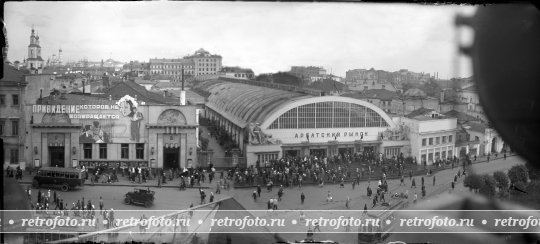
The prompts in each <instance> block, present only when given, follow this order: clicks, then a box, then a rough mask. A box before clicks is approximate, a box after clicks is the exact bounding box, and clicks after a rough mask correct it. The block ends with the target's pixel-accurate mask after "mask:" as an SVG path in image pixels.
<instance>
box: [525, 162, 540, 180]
mask: <svg viewBox="0 0 540 244" xmlns="http://www.w3.org/2000/svg"><path fill="white" fill-rule="evenodd" d="M525 167H527V169H528V171H529V178H530V179H531V180H538V179H540V166H537V167H534V165H533V164H531V163H526V164H525Z"/></svg>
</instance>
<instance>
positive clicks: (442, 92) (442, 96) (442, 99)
mask: <svg viewBox="0 0 540 244" xmlns="http://www.w3.org/2000/svg"><path fill="white" fill-rule="evenodd" d="M440 102H441V103H443V102H444V90H442V91H441V100H440Z"/></svg>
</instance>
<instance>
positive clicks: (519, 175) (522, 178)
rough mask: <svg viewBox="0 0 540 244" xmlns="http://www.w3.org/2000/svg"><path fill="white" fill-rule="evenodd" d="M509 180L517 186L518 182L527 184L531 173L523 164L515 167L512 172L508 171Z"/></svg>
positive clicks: (511, 169)
mask: <svg viewBox="0 0 540 244" xmlns="http://www.w3.org/2000/svg"><path fill="white" fill-rule="evenodd" d="M508 178H509V179H510V182H512V183H513V184H516V183H518V182H522V183H524V184H525V183H527V181H528V180H529V171H528V170H527V167H526V166H525V165H523V164H520V165H515V166H513V167H512V168H510V170H508Z"/></svg>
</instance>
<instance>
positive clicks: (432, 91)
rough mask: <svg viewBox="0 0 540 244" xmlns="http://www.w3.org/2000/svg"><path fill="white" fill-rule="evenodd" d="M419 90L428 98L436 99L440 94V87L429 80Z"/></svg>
mask: <svg viewBox="0 0 540 244" xmlns="http://www.w3.org/2000/svg"><path fill="white" fill-rule="evenodd" d="M420 89H422V90H423V91H424V92H425V93H426V95H428V96H430V97H438V96H439V93H440V92H441V86H439V84H437V82H435V81H434V80H433V79H430V80H429V81H428V82H427V83H426V84H424V85H423V86H422V87H421V88H420Z"/></svg>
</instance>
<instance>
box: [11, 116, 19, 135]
mask: <svg viewBox="0 0 540 244" xmlns="http://www.w3.org/2000/svg"><path fill="white" fill-rule="evenodd" d="M11 135H12V136H17V135H19V120H13V121H11Z"/></svg>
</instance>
